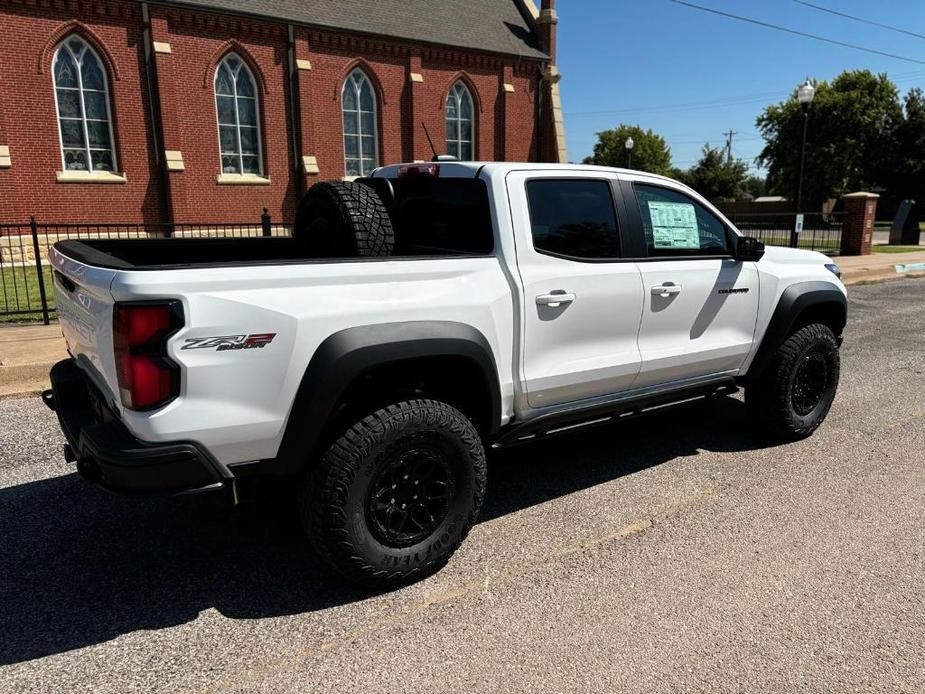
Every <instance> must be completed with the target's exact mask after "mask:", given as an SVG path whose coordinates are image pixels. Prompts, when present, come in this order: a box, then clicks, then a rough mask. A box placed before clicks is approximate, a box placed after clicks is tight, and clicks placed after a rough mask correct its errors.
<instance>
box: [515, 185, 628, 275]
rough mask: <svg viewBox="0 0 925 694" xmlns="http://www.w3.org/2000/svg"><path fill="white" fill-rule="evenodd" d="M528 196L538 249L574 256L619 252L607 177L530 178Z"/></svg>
mask: <svg viewBox="0 0 925 694" xmlns="http://www.w3.org/2000/svg"><path fill="white" fill-rule="evenodd" d="M527 200H528V202H529V205H530V225H531V228H532V231H533V246H534V248H536V250H538V251H544V252H547V253H554V254H556V255H563V256H568V257H572V258H587V259H597V258H618V257H619V256H620V240H619V237H618V236H617V219H616V216H615V214H614V208H613V197H612V196H611V192H610V184H609V183H608V182H607V181H594V180H582V179H570V180H556V179H545V180H536V181H529V182H528V183H527Z"/></svg>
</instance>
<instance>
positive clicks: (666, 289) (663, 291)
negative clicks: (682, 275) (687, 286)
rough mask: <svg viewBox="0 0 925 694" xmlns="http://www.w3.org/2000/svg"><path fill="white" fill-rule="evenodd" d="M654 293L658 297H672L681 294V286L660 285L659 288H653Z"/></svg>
mask: <svg viewBox="0 0 925 694" xmlns="http://www.w3.org/2000/svg"><path fill="white" fill-rule="evenodd" d="M652 293H653V294H655V295H657V296H671V295H672V294H680V293H681V285H680V284H660V285H659V286H657V287H652Z"/></svg>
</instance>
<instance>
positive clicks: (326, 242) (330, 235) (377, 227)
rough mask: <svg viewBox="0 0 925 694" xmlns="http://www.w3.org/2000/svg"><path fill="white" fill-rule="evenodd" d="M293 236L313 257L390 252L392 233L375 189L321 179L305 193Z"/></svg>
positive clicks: (300, 204)
mask: <svg viewBox="0 0 925 694" xmlns="http://www.w3.org/2000/svg"><path fill="white" fill-rule="evenodd" d="M292 235H293V237H294V238H296V239H298V240H300V241H301V242H302V244H303V251H304V252H305V253H306V254H307V255H308V256H309V257H312V258H353V257H379V256H388V255H391V254H392V249H393V248H394V246H395V234H394V231H393V229H392V220H391V219H390V218H389V213H388V211H387V210H386V208H385V205H384V204H383V203H382V200H381V199H380V198H379V196H378V195H377V194H376V192H375V191H374V190H373V189H372V188H370V187H369V186H365V185H363V184H362V183H351V182H347V181H322V182H320V183H316V184H315V185H313V186H312V187H311V188H309V190H308V191H307V192H306V193H305V195H304V196H303V197H302V201H301V202H300V203H299V209H298V210H297V212H296V217H295V225H294V227H293V231H292Z"/></svg>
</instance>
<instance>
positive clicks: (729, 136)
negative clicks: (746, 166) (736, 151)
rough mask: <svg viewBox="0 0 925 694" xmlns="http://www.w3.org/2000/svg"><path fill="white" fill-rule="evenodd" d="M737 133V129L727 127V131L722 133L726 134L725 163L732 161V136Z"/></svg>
mask: <svg viewBox="0 0 925 694" xmlns="http://www.w3.org/2000/svg"><path fill="white" fill-rule="evenodd" d="M738 134H739V132H738V131H737V130H733V129H732V128H730V129H729V132H728V133H723V135H725V136H726V163H727V164H731V163H732V138H734V137H735V136H736V135H738Z"/></svg>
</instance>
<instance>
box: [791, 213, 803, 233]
mask: <svg viewBox="0 0 925 694" xmlns="http://www.w3.org/2000/svg"><path fill="white" fill-rule="evenodd" d="M793 233H795V234H796V235H797V236H799V235H800V234H802V233H803V215H802V214H798V215H797V221H796V225H795V226H794V227H793Z"/></svg>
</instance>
